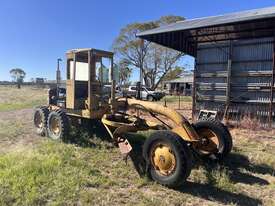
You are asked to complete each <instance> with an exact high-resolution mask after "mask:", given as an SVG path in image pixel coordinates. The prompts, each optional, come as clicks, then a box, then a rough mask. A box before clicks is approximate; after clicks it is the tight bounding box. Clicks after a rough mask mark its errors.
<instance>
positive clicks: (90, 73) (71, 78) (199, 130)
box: [34, 48, 232, 187]
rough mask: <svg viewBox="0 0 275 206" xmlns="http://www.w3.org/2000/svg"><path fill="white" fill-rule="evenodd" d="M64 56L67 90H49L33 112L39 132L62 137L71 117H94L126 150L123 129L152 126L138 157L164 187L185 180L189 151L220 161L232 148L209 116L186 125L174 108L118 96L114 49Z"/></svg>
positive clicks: (128, 147) (228, 137) (78, 51)
mask: <svg viewBox="0 0 275 206" xmlns="http://www.w3.org/2000/svg"><path fill="white" fill-rule="evenodd" d="M66 56H67V80H66V89H60V88H59V87H57V88H56V89H50V90H49V97H48V99H49V102H48V105H47V106H41V107H38V108H36V110H35V112H34V125H35V127H36V130H37V133H38V134H40V135H42V136H43V135H44V136H45V135H46V136H48V137H50V138H52V139H54V140H58V139H65V138H66V136H67V135H68V133H69V130H70V122H71V121H70V119H78V120H85V119H98V120H101V121H102V123H103V124H104V126H105V128H106V130H107V131H108V132H109V134H110V135H111V137H112V138H113V141H114V144H115V145H117V146H118V147H119V148H120V150H121V152H122V153H123V154H129V153H130V152H131V150H132V146H131V145H130V143H129V142H128V141H127V138H126V135H125V134H126V133H132V132H138V131H141V130H154V132H152V134H151V135H150V137H148V138H146V140H145V142H144V145H143V152H142V155H143V158H144V160H145V162H146V168H147V173H148V175H149V177H151V178H152V179H153V180H155V181H157V182H158V183H160V184H163V185H165V186H168V187H176V186H180V185H181V184H182V183H184V181H185V180H186V179H187V177H188V176H189V174H190V171H191V168H192V157H193V154H194V153H196V154H197V155H200V156H202V157H205V158H207V157H209V158H210V157H213V156H214V157H215V158H218V159H222V158H223V157H225V156H226V155H227V154H228V153H229V152H230V151H231V148H232V138H231V135H230V133H229V131H228V129H227V128H226V127H225V126H224V125H223V124H222V123H221V122H219V121H217V120H215V119H213V118H202V119H201V120H199V121H198V122H196V123H193V124H191V123H189V122H188V120H187V119H186V118H184V117H183V116H182V115H181V114H180V113H178V112H177V111H175V110H173V109H170V108H167V107H164V106H162V105H160V104H159V103H154V102H149V101H142V100H139V99H138V98H129V97H123V96H118V95H117V93H116V89H115V88H116V84H115V80H114V69H113V53H111V52H107V51H102V50H97V49H91V48H88V49H75V50H70V51H68V52H67V53H66ZM108 88H109V89H108ZM138 96H139V95H137V97H138ZM130 111H131V112H130ZM133 111H136V112H133ZM141 113H142V115H141ZM144 113H147V114H148V115H149V116H150V118H149V116H146V117H145V116H144ZM147 117H148V118H147ZM91 126H92V125H91Z"/></svg>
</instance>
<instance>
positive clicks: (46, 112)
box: [33, 107, 49, 137]
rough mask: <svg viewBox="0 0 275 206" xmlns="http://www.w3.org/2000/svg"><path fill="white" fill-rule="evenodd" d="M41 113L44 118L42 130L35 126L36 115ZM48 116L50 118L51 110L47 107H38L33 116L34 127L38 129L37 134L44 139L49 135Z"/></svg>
mask: <svg viewBox="0 0 275 206" xmlns="http://www.w3.org/2000/svg"><path fill="white" fill-rule="evenodd" d="M37 113H39V114H40V115H41V118H42V123H43V127H42V128H38V127H36V125H35V115H36V114H37ZM48 116H49V110H48V108H47V107H38V108H36V109H35V111H34V114H33V123H34V126H35V127H36V133H37V134H38V135H40V136H42V137H44V136H46V135H47V121H48Z"/></svg>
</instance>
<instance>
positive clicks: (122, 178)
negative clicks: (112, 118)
mask: <svg viewBox="0 0 275 206" xmlns="http://www.w3.org/2000/svg"><path fill="white" fill-rule="evenodd" d="M27 90H29V89H26V90H24V91H25V92H26V91H27ZM3 91H4V89H3V88H2V90H1V89H0V97H1V100H0V104H2V108H4V109H2V110H1V111H0V155H1V156H3V157H1V158H2V160H3V161H2V162H1V158H0V169H1V168H2V169H3V168H4V170H3V171H9V172H10V171H11V170H12V168H13V167H11V166H10V168H9V166H8V164H6V162H7V158H9V157H10V156H12V155H13V154H19V156H23V157H24V155H25V153H26V151H33V154H36V152H37V148H39V155H40V154H41V153H43V154H44V152H45V153H49V154H52V151H56V150H58V151H59V152H60V155H62V154H63V153H62V152H61V150H60V148H62V151H63V150H66V148H67V149H68V148H71V149H72V150H73V152H74V153H73V155H72V156H74V158H76V159H77V160H78V161H79V162H83V165H84V166H83V171H84V170H85V168H84V167H85V165H90V164H94V165H96V166H95V167H98V170H100V171H101V173H102V174H103V175H104V178H106V181H107V180H108V181H111V182H108V183H106V181H105V179H104V178H103V177H100V181H99V180H97V181H98V183H97V184H96V186H95V185H94V184H92V183H89V184H88V183H86V182H85V184H80V183H79V184H76V185H77V186H75V185H73V186H71V185H70V186H68V188H69V187H70V189H71V190H72V192H73V194H74V195H72V196H65V194H66V195H67V193H66V187H64V188H63V189H62V190H59V188H58V187H57V186H56V185H54V184H55V183H47V182H42V183H41V182H39V183H37V182H36V181H35V180H33V178H35V177H33V176H30V177H26V178H27V179H26V181H27V182H28V181H34V182H33V183H32V184H33V185H32V186H30V188H29V189H28V190H25V189H24V188H23V189H22V188H21V186H20V187H19V186H18V188H20V189H18V191H17V190H16V189H14V188H17V185H16V184H17V183H15V182H18V181H19V182H20V181H21V180H22V179H24V178H25V177H23V173H20V172H19V173H18V174H17V177H15V176H12V178H15V179H12V180H10V181H8V182H6V185H5V187H6V188H9V184H14V185H13V186H12V187H10V188H9V189H6V190H5V189H1V188H0V204H3V205H4V204H8V205H13V204H17V205H36V204H40V205H52V204H55V205H110V204H113V205H133V204H137V205H267V206H271V205H275V199H274V197H275V131H274V130H254V129H253V128H250V129H241V128H231V129H230V132H231V134H232V136H233V141H234V148H233V151H232V154H231V155H230V156H229V157H228V158H227V159H226V160H225V162H224V163H221V164H217V163H205V162H201V161H199V160H198V162H196V163H195V166H194V169H193V170H192V174H191V176H190V177H189V178H188V182H187V183H186V184H185V185H184V187H182V188H180V189H178V190H172V189H168V188H165V187H163V186H160V185H158V184H155V183H153V182H151V181H148V180H147V179H146V178H140V177H139V175H138V173H137V171H136V170H135V167H134V165H133V164H132V163H130V164H127V165H126V164H125V162H124V160H123V159H122V158H121V156H120V154H119V152H118V149H116V148H113V147H112V146H109V143H105V142H103V143H102V142H101V141H97V140H96V141H95V144H96V145H97V146H95V148H93V147H91V146H88V147H87V146H79V145H71V144H63V143H60V142H54V143H52V142H53V141H51V140H47V139H46V138H42V137H39V136H37V135H36V134H35V131H34V128H33V125H32V115H33V107H34V106H35V105H37V104H38V103H41V102H43V101H45V94H46V93H45V90H42V89H41V90H40V91H39V90H38V91H35V93H37V95H40V94H42V95H41V96H37V97H33V98H34V99H35V100H33V99H32V100H30V99H29V101H30V102H31V103H29V102H27V100H23V101H26V103H24V106H22V107H25V108H22V107H21V106H20V108H18V107H16V108H14V109H13V108H12V107H11V106H9V107H6V106H4V104H9V105H12V104H15V102H14V101H17V100H16V96H13V98H10V97H9V99H7V97H6V96H7V95H8V96H9V95H14V94H15V93H14V89H10V90H9V92H8V91H7V90H6V88H5V94H4V93H3ZM29 91H32V90H29ZM16 92H17V91H16ZM32 92H33V91H32ZM17 95H19V96H20V97H19V99H20V98H22V97H21V95H22V93H21V92H18V94H17ZM4 98H6V100H4ZM40 98H42V99H44V100H41V101H40V100H39V101H37V99H40ZM160 104H162V103H160ZM168 107H173V108H176V109H177V107H178V103H177V102H169V103H168ZM178 111H179V112H180V113H182V114H183V115H184V116H186V117H187V118H188V119H190V118H191V102H183V103H182V105H181V109H180V110H178ZM100 135H102V134H99V136H100ZM93 141H94V140H93ZM43 144H46V145H48V144H50V145H51V148H52V147H54V149H52V150H50V149H48V146H47V148H46V149H45V148H44V147H43V148H44V149H43V151H42V152H41V145H43ZM98 145H103V147H98ZM59 147H60V148H59ZM102 148H103V149H102ZM95 152H96V153H95ZM103 152H104V153H103ZM98 154H100V155H102V156H101V157H99V156H97V155H98ZM17 158H18V156H17ZM26 158H28V156H27V157H26ZM43 158H44V156H43ZM45 158H46V157H45ZM46 160H47V159H46ZM46 160H45V161H46ZM66 161H67V160H66ZM28 163H29V162H28ZM20 164H21V163H20ZM22 164H24V161H23V163H22ZM64 164H65V165H67V162H65V163H64ZM51 167H52V166H51ZM63 167H64V166H63ZM79 167H80V166H79V165H78V166H77V165H76V166H72V168H73V169H72V168H70V170H71V173H70V175H72V176H73V175H79V174H78V173H79V171H80V170H78V169H79ZM58 168H59V167H58ZM77 168H78V169H77ZM80 168H82V167H80ZM59 169H60V170H62V167H60V168H59ZM74 169H75V170H74ZM94 169H96V168H94ZM53 170H54V169H53ZM39 171H40V170H39ZM74 171H75V173H74ZM57 172H59V171H58V169H57ZM41 173H43V170H42V171H41ZM41 173H40V172H39V173H36V177H37V176H39V175H40V174H41ZM1 174H2V175H3V176H5V175H7V174H6V173H4V172H3V173H1V172H0V187H1V185H2V186H3V185H4V183H5V181H7V180H6V179H5V180H4V179H3V177H1ZM58 174H59V173H58ZM87 174H90V176H92V175H91V173H87ZM21 175H22V176H21ZM62 175H63V173H62ZM62 175H61V176H62ZM54 176H55V175H54ZM61 176H60V177H59V176H58V175H57V176H56V181H64V179H63V176H62V177H61ZM65 176H66V175H65ZM65 176H64V177H65ZM84 176H85V178H84V179H85V181H87V179H88V180H89V181H91V182H93V181H94V179H89V178H91V177H89V175H84ZM5 177H6V178H11V176H9V175H7V176H5ZM28 178H30V179H28ZM78 178H79V177H78ZM96 178H98V176H97V175H96ZM38 179H39V178H38ZM49 179H50V178H49ZM110 179H111V180H110ZM76 180H77V178H76ZM45 181H46V180H45ZM72 181H73V180H72ZM80 182H81V181H80ZM37 185H39V188H40V189H38V190H35V193H32V195H30V194H29V193H31V192H30V191H32V192H33V190H32V189H33V188H34V187H35V188H36V186H37ZM52 185H54V186H52ZM57 185H58V184H57ZM91 185H93V186H91ZM44 187H45V188H47V189H48V190H49V191H48V193H47V196H46V197H45V196H43V190H42V191H40V190H41V188H44ZM3 188H4V187H3ZM22 191H24V194H25V195H22V196H21V195H17V196H16V195H15V194H21V193H22ZM57 191H58V192H59V193H58V192H57ZM68 191H69V190H68ZM17 192H18V193H17ZM56 192H57V193H56ZM62 192H63V193H64V197H63V199H60V198H59V197H60V196H62V194H61V193H62ZM1 194H2V195H1ZM3 194H4V195H3ZM22 194H23V193H22ZM34 194H35V195H34ZM58 194H60V195H58ZM1 196H2V197H1ZM7 196H9V199H8V198H6V197H7ZM42 200H43V201H42Z"/></svg>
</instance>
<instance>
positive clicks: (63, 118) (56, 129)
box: [47, 110, 69, 140]
mask: <svg viewBox="0 0 275 206" xmlns="http://www.w3.org/2000/svg"><path fill="white" fill-rule="evenodd" d="M47 132H48V136H49V137H50V138H51V139H54V140H58V139H62V140H64V139H65V137H66V136H67V135H68V134H69V121H68V117H67V115H66V113H65V112H63V111H62V110H54V111H51V112H50V114H49V117H48V122H47Z"/></svg>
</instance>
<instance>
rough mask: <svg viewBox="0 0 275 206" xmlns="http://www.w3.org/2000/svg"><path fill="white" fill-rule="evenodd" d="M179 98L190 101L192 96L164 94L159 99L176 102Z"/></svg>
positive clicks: (182, 100)
mask: <svg viewBox="0 0 275 206" xmlns="http://www.w3.org/2000/svg"><path fill="white" fill-rule="evenodd" d="M179 98H180V101H181V102H192V97H191V96H180V97H179V96H173V95H172V96H168V95H167V96H165V97H164V98H162V99H161V101H163V102H164V101H165V99H166V102H168V103H169V102H171V103H172V102H178V101H179Z"/></svg>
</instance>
